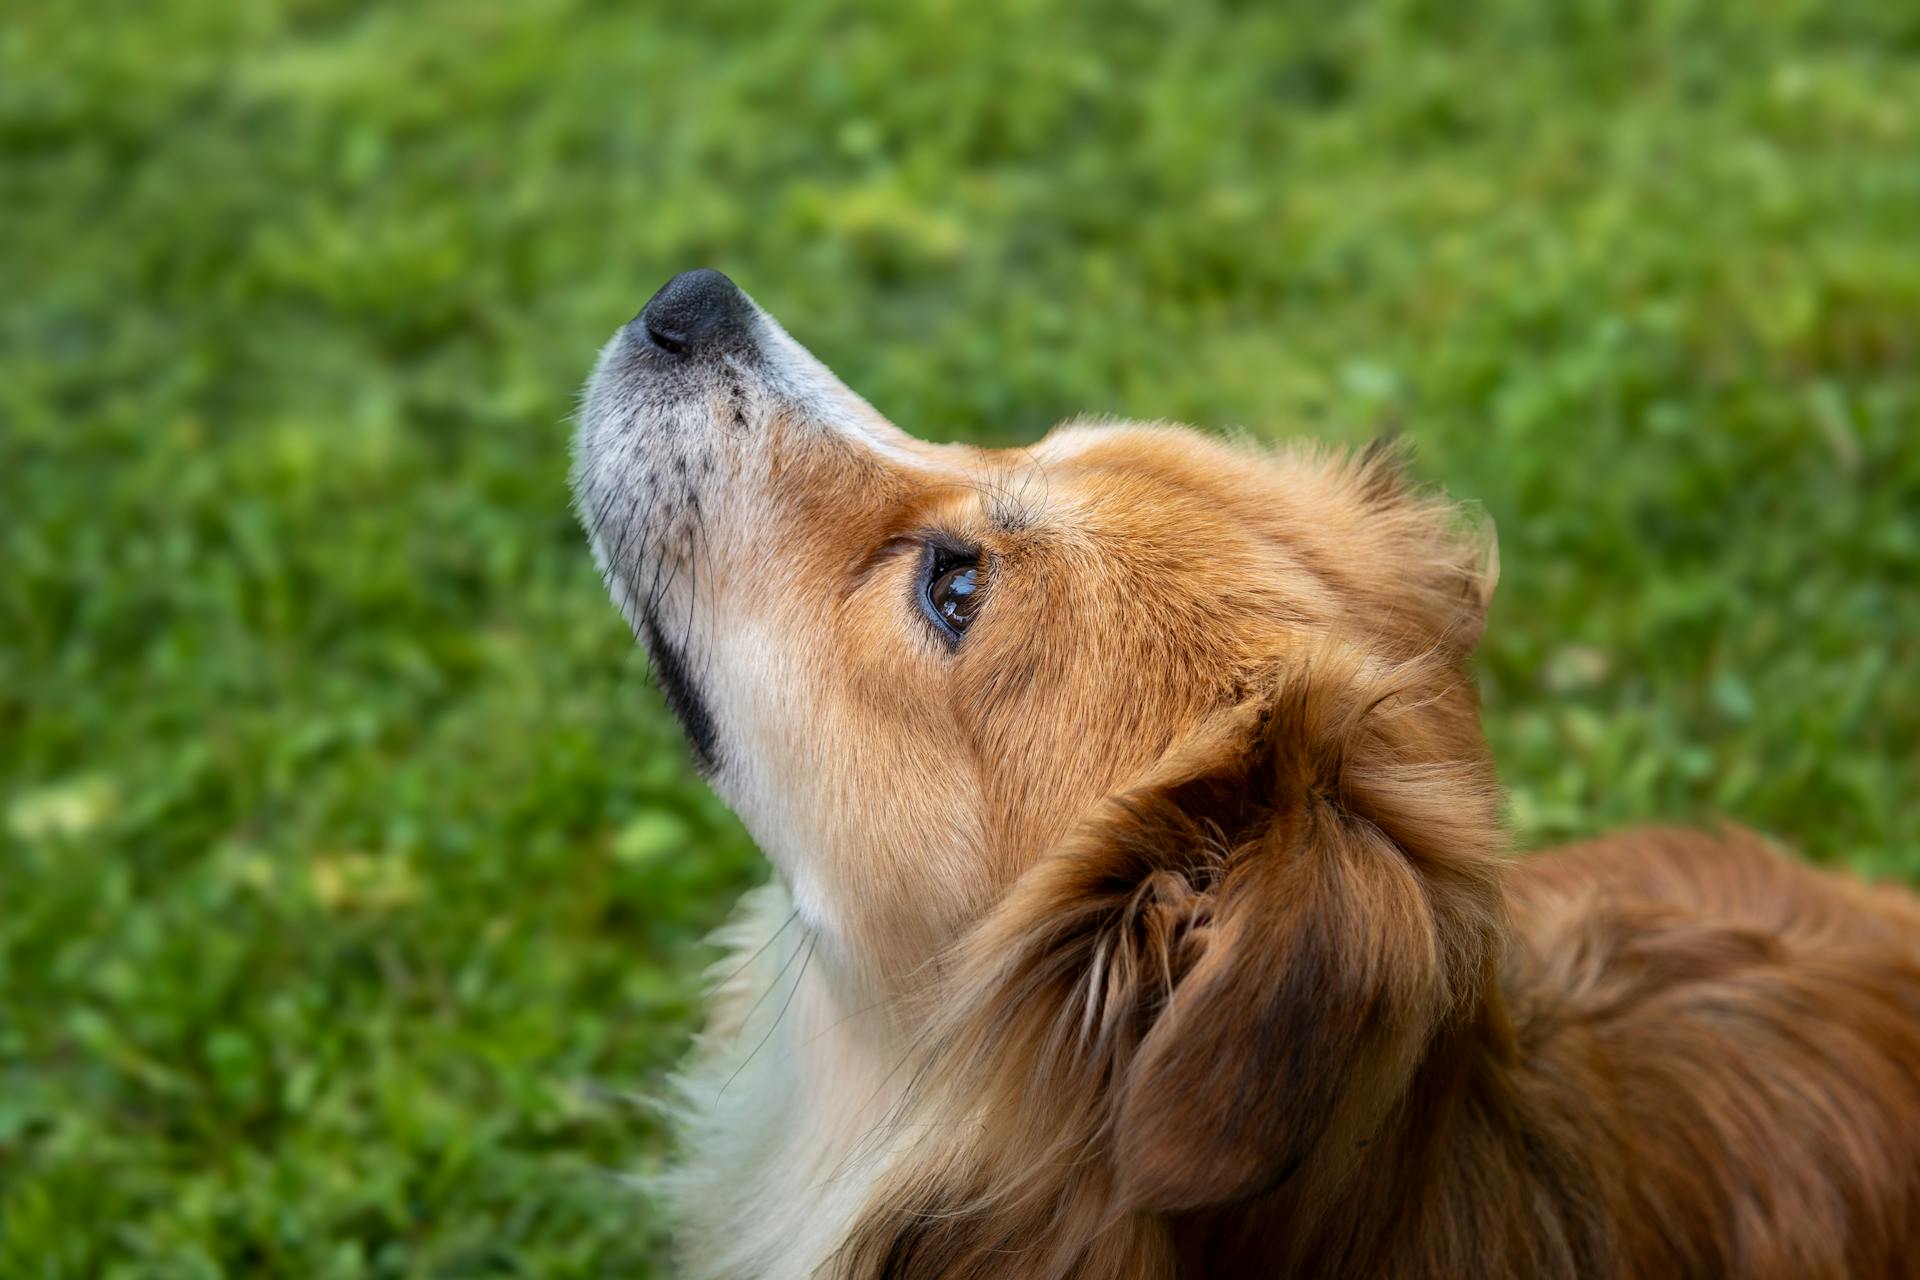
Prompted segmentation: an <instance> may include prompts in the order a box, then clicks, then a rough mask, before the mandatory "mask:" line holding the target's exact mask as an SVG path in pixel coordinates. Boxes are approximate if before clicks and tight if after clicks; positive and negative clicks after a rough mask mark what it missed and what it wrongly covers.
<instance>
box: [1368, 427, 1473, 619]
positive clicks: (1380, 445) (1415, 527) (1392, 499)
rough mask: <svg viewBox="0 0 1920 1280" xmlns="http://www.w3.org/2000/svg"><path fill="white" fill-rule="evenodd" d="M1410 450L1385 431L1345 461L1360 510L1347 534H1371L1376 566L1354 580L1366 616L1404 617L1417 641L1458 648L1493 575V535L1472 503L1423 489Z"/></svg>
mask: <svg viewBox="0 0 1920 1280" xmlns="http://www.w3.org/2000/svg"><path fill="white" fill-rule="evenodd" d="M1411 456H1412V447H1411V445H1409V444H1408V443H1407V442H1406V441H1404V440H1403V439H1402V438H1400V437H1399V436H1397V435H1393V434H1389V435H1385V436H1382V437H1380V438H1379V439H1377V440H1374V441H1373V442H1372V443H1371V444H1369V445H1367V446H1366V447H1365V448H1364V449H1361V450H1360V451H1359V452H1358V453H1356V454H1354V455H1353V457H1352V459H1351V461H1350V462H1349V464H1348V468H1349V471H1348V474H1349V475H1350V477H1351V481H1352V485H1353V491H1354V493H1355V495H1356V496H1357V497H1358V498H1359V500H1360V509H1361V510H1363V511H1364V512H1365V514H1366V522H1365V528H1364V531H1362V532H1360V533H1358V534H1356V535H1355V536H1356V537H1358V538H1361V539H1363V540H1371V541H1372V544H1373V552H1372V559H1373V561H1374V563H1375V564H1377V565H1378V566H1380V567H1381V568H1382V569H1383V572H1382V573H1381V575H1380V576H1379V577H1378V578H1377V579H1369V580H1364V581H1361V582H1358V583H1356V584H1355V586H1356V589H1357V590H1358V591H1359V592H1360V593H1361V595H1362V597H1363V598H1362V600H1361V605H1362V608H1363V610H1364V611H1365V612H1366V614H1367V615H1368V616H1373V617H1382V616H1398V617H1402V618H1406V619H1409V620H1411V621H1414V622H1416V623H1417V625H1416V626H1415V628H1414V635H1415V638H1416V640H1417V641H1418V642H1419V644H1426V643H1433V644H1435V645H1436V646H1437V647H1438V648H1440V649H1444V650H1447V651H1450V652H1454V653H1460V654H1465V653H1468V652H1470V651H1471V650H1472V649H1473V647H1474V646H1475V645H1476V644H1478V643H1479V640H1480V635H1481V632H1482V631H1483V630H1484V629H1485V626H1486V617H1487V609H1488V608H1489V606H1491V604H1492V603H1493V593H1494V588H1495V587H1496V586H1497V585H1498V584H1499V581H1500V543H1499V539H1498V537H1497V536H1496V533H1495V530H1494V524H1493V518H1492V517H1491V516H1490V515H1488V514H1487V512H1486V511H1485V509H1483V508H1482V507H1480V506H1479V504H1477V503H1456V502H1450V501H1448V500H1447V499H1445V498H1443V497H1441V496H1440V495H1438V494H1434V493H1427V492H1423V491H1422V490H1421V488H1420V487H1419V486H1418V485H1416V484H1415V483H1414V481H1413V478H1412V475H1411V465H1410V464H1411ZM1417 647H1418V645H1416V649H1417Z"/></svg>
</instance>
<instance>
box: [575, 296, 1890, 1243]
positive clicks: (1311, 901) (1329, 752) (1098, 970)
mask: <svg viewBox="0 0 1920 1280" xmlns="http://www.w3.org/2000/svg"><path fill="white" fill-rule="evenodd" d="M577 449H578V454H577V465H576V469H575V488H576V496H577V501H578V505H579V508H580V511H581V514H582V518H583V522H584V523H585V524H586V526H587V528H588V531H589V534H590V536H591V539H592V542H593V546H594V550H595V554H596V557H597V558H598V560H599V562H600V564H601V566H602V568H603V570H604V572H605V573H606V576H607V579H608V584H609V588H610V590H611V592H612V594H613V596H614V599H615V601H616V602H617V603H618V604H619V606H620V607H621V609H622V611H623V612H624V613H625V614H626V616H627V618H628V620H629V622H630V623H631V624H632V626H633V628H634V630H635V632H636V634H637V635H638V636H639V637H640V638H641V639H642V640H643V642H645V643H646V645H647V647H648V649H649V651H650V653H651V655H652V657H653V661H654V667H655V671H656V673H657V674H658V676H659V679H660V682H661V685H662V687H663V689H664V691H665V692H666V694H667V697H668V701H669V704H670V705H671V706H672V707H673V709H674V710H675V712H676V714H678V715H679V717H680V719H681V721H682V723H683V725H684V726H685V728H686V730H687V735H688V738H689V741H690V743H691V744H692V746H693V749H694V753H695V758H696V760H697V761H698V762H699V763H700V765H701V767H702V769H703V771H704V772H705V773H706V774H707V776H708V777H709V778H710V780H711V781H712V782H713V784H714V785H715V787H716V789H717V790H718V791H719V792H720V793H721V795H722V796H723V797H724V798H725V799H726V800H727V801H728V802H729V804H731V805H732V806H733V808H734V809H735V811H736V812H737V813H738V814H739V815H740V816H741V818H742V820H743V821H744V822H745V823H746V825H747V827H748V829H749V830H750V831H751V832H752V833H753V835H754V837H755V839H756V840H757V841H758V842H759V843H760V845H761V847H762V849H763V850H765V851H766V853H767V854H768V856H769V858H770V859H771V861H772V862H773V864H774V867H775V870H776V872H777V880H776V883H775V884H774V885H772V886H769V887H768V888H767V889H764V890H761V891H759V892H757V893H756V894H754V895H751V896H750V898H749V899H748V900H747V902H746V903H745V904H743V908H742V911H741V913H740V915H739V917H738V918H737V919H736V921H735V923H734V925H733V926H732V929H731V933H730V938H729V941H730V945H731V946H732V948H733V950H734V955H733V956H732V957H731V958H730V959H729V960H728V961H725V962H723V966H722V968H721V970H720V971H719V973H720V975H721V979H722V980H721V982H720V983H719V986H718V990H717V994H716V998H715V1003H714V1006H713V1010H712V1017H711V1019H710V1023H709V1027H708V1029H707V1032H706V1034H705V1036H704V1037H703V1041H702V1045H701V1047H700V1049H699V1051H698V1053H697V1054H696V1059H695V1065H694V1067H693V1069H692V1071H691V1072H690V1074H689V1075H688V1076H687V1077H686V1078H685V1079H684V1080H683V1081H682V1082H681V1096H682V1103H683V1106H684V1111H685V1116H686V1120H685V1132H684V1138H685V1145H686V1148H687V1151H688V1158H687V1160H686V1162H685V1164H684V1165H683V1166H682V1167H681V1168H680V1169H679V1170H677V1171H676V1172H675V1174H674V1175H672V1179H671V1183H670V1188H669V1190H670V1192H671V1194H672V1195H673V1197H674V1200H675V1203H676V1205H677V1207H678V1211H679V1216H680V1223H681V1236H682V1242H683V1251H684V1257H685V1261H686V1265H687V1269H688V1271H689V1273H690V1274H694V1275H701V1276H727V1277H763V1278H766V1280H773V1278H775V1277H802V1276H815V1275H825V1276H842V1277H848V1278H849V1280H852V1278H854V1277H870V1276H874V1277H877V1276H887V1277H903V1278H904V1277H925V1278H927V1280H933V1278H934V1277H989V1276H1034V1277H1065V1276H1084V1277H1115V1278H1119V1277H1175V1276H1241V1275H1245V1276H1332V1277H1344V1276H1356V1277H1371V1276H1436V1277H1437V1276H1460V1275H1471V1276H1513V1277H1531V1276H1568V1277H1571V1276H1583V1277H1584V1276H1621V1277H1627V1276H1652V1275H1660V1276H1702V1277H1706V1276H1727V1275H1738V1276H1743V1277H1745V1276H1754V1277H1772V1276H1780V1277H1789V1276H1791V1277H1826V1276H1832V1277H1842V1276H1847V1277H1867V1276H1896V1275H1910V1274H1913V1267H1914V1265H1915V1264H1914V1263H1913V1262H1912V1261H1911V1260H1912V1259H1914V1258H1916V1257H1920V907H1916V906H1915V903H1914V900H1913V899H1912V898H1911V897H1908V896H1906V895H1904V894H1901V893H1899V892H1896V891H1892V890H1874V889H1869V888H1867V887H1865V886H1861V885H1858V884H1855V883H1852V882H1849V881H1846V880H1844V879H1841V878H1837V877H1833V876H1829V875H1825V874H1822V873H1819V872H1816V871H1814V870H1811V869H1809V868H1806V867H1803V866H1799V865H1797V864H1794V863H1792V862H1790V861H1787V860H1786V859H1784V858H1782V857H1780V856H1778V855H1776V854H1775V853H1773V852H1772V851H1770V850H1769V849H1767V848H1766V847H1765V846H1764V845H1763V844H1762V843H1761V842H1760V841H1759V840H1758V839H1757V838H1755V837H1752V836H1749V835H1746V834H1743V833H1739V832H1727V833H1722V834H1720V835H1718V836H1711V837H1710V836H1705V835H1697V834H1688V833H1675V832H1646V833H1640V834H1637V835H1632V836H1627V837H1621V838H1618V839H1615V840H1611V841H1605V842H1601V843H1598V844H1593V845H1588V846H1583V847H1579V848H1575V849H1569V850H1566V851H1563V852H1560V853H1557V854H1551V855H1545V856H1540V857H1535V858H1531V859H1526V860H1522V861H1517V862H1516V861H1509V860H1508V859H1507V858H1506V857H1504V841H1503V837H1502V834H1501V830H1500V826H1499V821H1498V807H1499V791H1498V787H1497V784H1496V782H1495V779H1494V776H1493V772H1492V767H1491V764H1490V762H1489V760H1488V758H1487V753H1486V749H1485V745H1484V741H1483V739H1482V737H1481V734H1480V730H1479V722H1478V704H1477V699H1476V696H1475V693H1474V690H1473V686H1472V681H1471V677H1470V675H1469V673H1468V670H1467V662H1468V659H1469V656H1470V653H1471V650H1472V646H1473V644H1474V642H1475V640H1476V639H1477V637H1478V635H1479V631H1480V627H1481V624H1482V620H1483V618H1484V612H1485V607H1486V603H1487V599H1488V596H1489V594H1490V592H1491V590H1492V586H1493V579H1494V576H1495V570H1494V560H1493V557H1492V553H1491V542H1490V539H1489V538H1488V537H1487V536H1486V534H1485V532H1484V531H1483V530H1479V529H1475V528H1471V527H1463V526H1462V523H1461V522H1460V521H1459V520H1458V519H1457V518H1456V515H1455V513H1454V512H1453V511H1452V509H1451V508H1449V507H1447V506H1446V504H1444V503H1442V502H1439V501H1437V500H1436V499H1433V498H1431V497H1428V496H1426V495H1423V494H1421V493H1418V492H1416V491H1415V490H1414V489H1413V488H1412V487H1411V486H1410V485H1409V484H1408V483H1407V482H1406V480H1405V478H1404V476H1403V475H1402V474H1401V471H1400V468H1399V465H1398V463H1397V460H1396V459H1395V458H1394V457H1393V456H1392V455H1391V454H1390V453H1387V452H1381V451H1369V452H1367V453H1365V454H1362V455H1359V456H1357V457H1342V456H1338V455H1332V454H1328V453H1324V452H1319V451H1314V450H1293V451H1280V452H1268V451H1263V450H1257V449H1254V448H1252V447H1250V446H1235V445H1230V444H1226V443H1222V442H1219V441H1215V440H1209V439H1206V438H1204V437H1201V436H1198V435H1196V434H1193V433H1191V432H1187V431H1184V430H1178V429H1171V428H1163V427H1138V426H1126V425H1104V426H1095V425H1080V426H1072V427H1068V428H1063V429H1061V430H1059V431H1056V432H1055V433H1053V434H1052V435H1050V436H1049V437H1048V438H1047V439H1046V440H1045V441H1043V442H1041V443H1040V444H1038V445H1036V446H1034V447H1033V448H1031V449H1027V450H1019V451H1009V452H1005V453H990V452H987V451H983V450H976V449H970V448H964V447H959V446H937V445H929V444H925V443H923V442H920V441H917V440H914V439H912V438H911V437H908V436H906V435H905V434H904V433H902V432H900V431H899V430H898V429H897V428H895V427H893V426H892V424H890V423H888V422H886V421H885V420H884V419H883V418H881V417H880V416H879V415H878V414H876V413H875V412H874V411H873V410H872V409H871V408H869V407H868V406H866V405H865V404H864V403H863V402H861V401H860V400H859V399H858V398H857V397H855V396H854V395H853V394H852V393H851V392H849V391H848V390H847V389H846V388H845V387H844V386H842V385H841V384H840V383H839V382H838V380H837V379H835V378H833V376H832V375H831V374H830V373H828V372H827V371H826V370H825V369H824V368H823V367H822V366H820V365H819V364H818V362H816V361H814V360H813V359H812V357H811V356H809V355H808V354H807V353H806V352H805V351H804V350H802V349H801V348H800V347H799V346H798V345H797V344H795V343H793V341H792V340H791V339H790V338H788V337H787V336H786V335H785V333H784V332H782V331H781V330H780V329H779V327H778V326H777V325H775V324H774V323H773V322H772V321H771V320H770V319H769V318H768V317H766V316H765V315H764V313H762V312H760V311H759V309H758V308H757V307H755V306H754V305H753V304H752V303H751V302H750V301H749V300H748V299H747V298H746V297H745V295H743V294H741V293H739V291H738V290H737V289H735V288H734V287H733V286H732V284H731V282H729V281H726V280H725V278H724V277H721V276H719V275H717V273H712V272H694V273H688V274H687V275H685V276H682V277H677V278H676V279H675V280H674V281H673V282H670V283H669V284H668V286H667V287H666V288H664V289H663V290H662V291H661V292H660V294H658V295H656V297H655V299H654V300H653V301H652V302H651V303H649V304H648V307H647V308H646V310H645V311H644V312H643V313H642V314H641V315H640V316H638V317H636V318H635V320H634V322H633V323H632V324H630V325H629V326H627V327H626V328H625V329H623V330H622V331H621V333H619V334H618V335H616V336H615V338H614V340H613V341H612V342H611V343H610V344H609V345H608V347H607V348H606V350H605V351H604V352H603V353H602V357H601V361H600V365H599V367H598V369H597V370H596V372H595V375H594V379H593V382H592V384H591V386H590V388H589V392H588V396H587V400H586V403H585V407H584V410H583V413H582V418H581V426H580V431H579V437H578V444H577Z"/></svg>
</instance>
